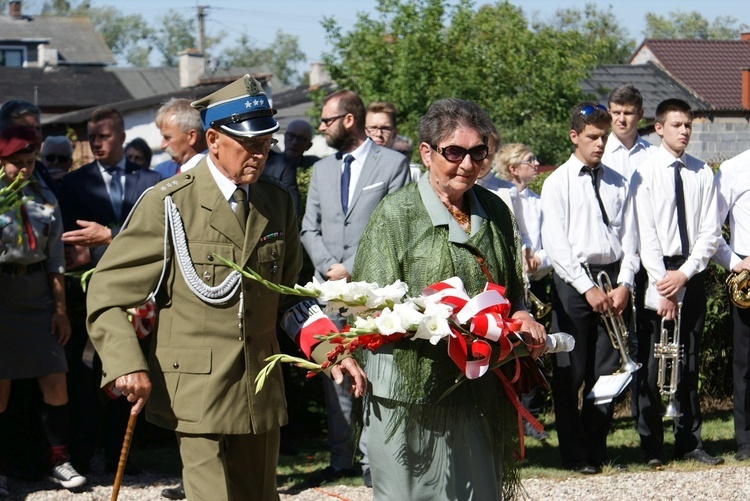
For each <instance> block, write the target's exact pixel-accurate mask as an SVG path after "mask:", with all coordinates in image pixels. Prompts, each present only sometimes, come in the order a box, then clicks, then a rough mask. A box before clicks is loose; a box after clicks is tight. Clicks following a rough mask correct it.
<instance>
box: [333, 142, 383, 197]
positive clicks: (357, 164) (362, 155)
mask: <svg viewBox="0 0 750 501" xmlns="http://www.w3.org/2000/svg"><path fill="white" fill-rule="evenodd" d="M373 144H375V143H374V142H373V141H372V139H370V138H369V137H368V138H367V139H366V140H365V142H363V143H362V144H360V145H359V147H358V148H357V149H356V150H354V151H351V152H349V153H344V152H342V154H341V172H344V158H346V156H347V155H351V156H353V157H354V160H353V161H352V163H351V165H350V166H349V167H350V168H351V177H350V178H349V201H348V202H347V205H351V203H352V197H353V196H354V188H356V187H357V181H359V176H360V175H361V174H362V168H363V167H364V166H365V161H366V160H367V154H368V153H370V149H371V148H372V145H373Z"/></svg>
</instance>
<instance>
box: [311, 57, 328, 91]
mask: <svg viewBox="0 0 750 501" xmlns="http://www.w3.org/2000/svg"><path fill="white" fill-rule="evenodd" d="M327 83H331V75H329V74H328V72H327V71H326V70H325V66H324V65H323V63H312V64H310V83H309V86H310V87H311V88H317V87H320V86H321V85H325V84H327Z"/></svg>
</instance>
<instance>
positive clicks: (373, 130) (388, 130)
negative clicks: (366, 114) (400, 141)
mask: <svg viewBox="0 0 750 501" xmlns="http://www.w3.org/2000/svg"><path fill="white" fill-rule="evenodd" d="M365 130H366V131H367V134H369V135H373V134H378V133H379V134H380V135H381V136H390V135H391V134H393V127H377V126H375V125H372V126H367V127H365Z"/></svg>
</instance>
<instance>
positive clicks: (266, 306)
mask: <svg viewBox="0 0 750 501" xmlns="http://www.w3.org/2000/svg"><path fill="white" fill-rule="evenodd" d="M167 195H170V196H171V197H172V199H173V201H174V204H175V205H176V206H177V208H178V209H179V212H180V215H181V217H182V221H183V224H184V227H185V233H186V235H187V242H188V248H189V251H190V256H191V259H192V262H193V265H194V267H195V270H196V272H197V274H198V276H199V277H201V278H202V279H203V280H204V281H205V283H206V284H207V285H210V286H214V285H217V284H219V283H221V282H222V281H223V280H224V279H225V278H226V277H227V276H228V275H229V273H230V271H231V270H230V269H229V268H228V267H226V266H223V265H221V264H219V263H218V262H217V261H216V259H215V258H214V257H213V255H212V254H213V253H216V254H219V255H221V256H223V257H225V258H228V259H231V260H233V261H234V262H236V263H238V264H242V265H245V266H249V267H250V268H252V269H254V270H256V271H258V272H260V273H261V274H262V275H263V276H264V277H265V278H267V279H269V280H272V281H274V282H276V283H281V284H285V285H289V286H292V285H293V284H294V283H295V281H296V279H297V274H298V273H299V269H300V266H301V261H302V258H301V252H302V251H301V246H300V242H299V233H298V229H297V221H296V217H295V211H294V205H293V203H292V198H291V196H289V194H288V192H287V191H286V190H285V189H284V188H283V187H281V186H280V185H278V184H276V183H275V182H273V181H270V180H266V179H265V178H264V179H261V180H259V181H258V182H257V183H255V184H252V185H250V188H249V197H248V198H249V217H248V225H247V234H245V235H243V230H242V228H241V227H240V224H239V222H238V221H237V218H236V217H235V215H234V213H233V212H232V210H231V208H230V206H229V204H228V203H227V201H226V199H224V197H223V195H222V194H221V191H220V190H219V188H218V186H217V185H216V182H215V181H214V179H213V177H212V175H211V172H210V171H209V169H208V165H207V162H206V160H205V159H204V160H202V161H201V162H200V163H199V164H198V166H197V167H196V168H194V169H192V170H190V171H189V172H187V173H183V174H178V175H177V176H175V177H173V178H170V179H167V180H164V181H162V182H161V183H159V184H157V185H156V186H155V187H154V188H153V189H152V190H150V191H148V192H147V193H146V194H145V195H144V197H143V199H142V200H141V201H140V203H139V204H138V205H137V206H136V207H135V209H134V211H133V213H132V215H131V220H130V222H129V224H128V226H127V228H126V229H125V230H123V231H122V232H120V234H119V235H118V236H117V238H115V239H114V241H113V242H112V244H111V245H110V247H109V249H108V250H107V252H106V253H105V255H104V257H103V259H102V260H101V262H100V263H99V264H98V266H97V268H96V272H95V273H94V275H93V278H92V280H91V284H90V290H89V293H88V294H87V297H88V301H87V311H88V320H87V323H88V330H89V335H90V336H91V339H92V341H93V343H94V346H95V347H96V349H97V351H98V352H99V355H100V356H101V358H102V365H103V374H102V384H106V383H108V382H111V381H114V380H115V379H116V378H117V377H119V376H121V375H124V374H128V373H131V372H134V371H140V370H148V371H149V376H150V378H151V383H152V386H153V389H152V393H151V396H150V398H149V400H148V403H147V407H146V416H147V418H148V419H149V421H151V422H153V423H155V424H157V425H159V426H163V427H165V428H168V429H173V430H176V431H179V432H183V433H191V434H206V433H219V434H244V433H256V434H259V433H266V432H268V431H269V430H272V429H274V428H277V427H279V426H282V425H284V424H286V422H287V415H286V403H285V399H284V388H283V383H282V375H281V370H280V369H279V368H278V367H277V369H276V370H275V371H274V372H273V374H271V375H270V377H269V378H268V380H267V381H266V386H265V387H264V388H263V390H262V391H261V392H260V393H259V394H256V393H255V384H254V380H255V377H256V375H257V374H258V372H259V371H260V369H262V368H263V367H264V366H265V364H266V363H265V362H264V359H265V358H266V357H268V356H269V355H272V354H276V353H279V346H278V343H277V339H276V320H277V312H278V311H283V310H284V309H285V308H286V306H288V305H287V304H286V303H285V304H282V305H280V301H282V299H281V298H280V296H279V295H278V294H277V293H274V292H271V291H269V290H268V289H266V288H265V287H263V286H262V285H259V284H257V283H255V282H252V281H250V280H247V279H245V278H243V279H242V284H241V288H242V290H243V291H244V307H243V310H244V311H243V312H242V314H241V315H239V316H241V317H242V324H243V328H242V330H240V327H239V318H238V312H239V308H240V302H239V296H240V294H239V291H238V292H236V293H235V294H234V295H233V296H232V297H231V298H230V299H229V300H228V301H227V302H226V303H224V304H221V305H211V304H208V303H205V302H203V301H202V300H201V299H199V298H198V297H196V296H195V294H194V293H193V292H192V291H191V290H190V289H189V288H188V286H187V285H186V283H185V280H184V279H183V277H182V274H181V272H180V270H179V269H178V268H176V259H175V258H174V255H173V253H172V245H171V243H170V244H169V245H168V247H167V256H168V257H167V266H166V273H165V276H164V280H163V282H162V285H161V287H160V290H159V291H158V294H157V296H156V300H157V308H158V323H157V328H156V329H155V333H154V334H153V339H152V341H151V352H150V356H149V360H148V362H147V361H146V359H145V358H144V356H143V354H142V352H141V350H140V348H139V345H138V340H137V338H136V336H135V334H134V332H133V327H132V325H131V324H130V322H129V321H128V319H127V316H126V313H125V310H126V309H127V308H129V307H132V306H134V305H138V304H141V303H143V302H144V301H145V300H146V298H147V297H148V295H149V294H150V293H151V292H152V290H153V289H154V287H156V285H157V283H158V281H159V277H160V275H161V272H162V264H163V255H164V198H165V197H166V196H167ZM284 301H290V299H289V298H286V299H285V300H284Z"/></svg>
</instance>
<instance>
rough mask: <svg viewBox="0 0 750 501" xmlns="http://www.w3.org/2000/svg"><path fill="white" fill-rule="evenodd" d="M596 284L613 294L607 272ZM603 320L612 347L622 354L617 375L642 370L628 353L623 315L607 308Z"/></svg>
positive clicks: (603, 273)
mask: <svg viewBox="0 0 750 501" xmlns="http://www.w3.org/2000/svg"><path fill="white" fill-rule="evenodd" d="M596 282H597V284H598V286H599V288H600V289H601V290H602V292H604V293H605V294H607V295H609V293H610V292H612V282H611V281H610V279H609V275H607V272H606V271H600V272H599V274H598V275H597V277H596ZM602 320H603V321H604V327H605V328H606V329H607V334H609V340H610V342H611V343H612V346H613V347H614V349H615V350H617V351H618V352H619V353H620V368H619V369H618V370H617V371H616V372H615V374H622V373H624V372H635V371H637V370H638V369H640V368H641V364H638V363H635V362H634V361H633V359H632V358H630V354H629V353H628V327H627V326H626V325H625V321H624V320H623V319H622V315H621V314H616V313H615V312H614V310H612V309H611V308H607V311H606V312H604V313H602Z"/></svg>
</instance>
